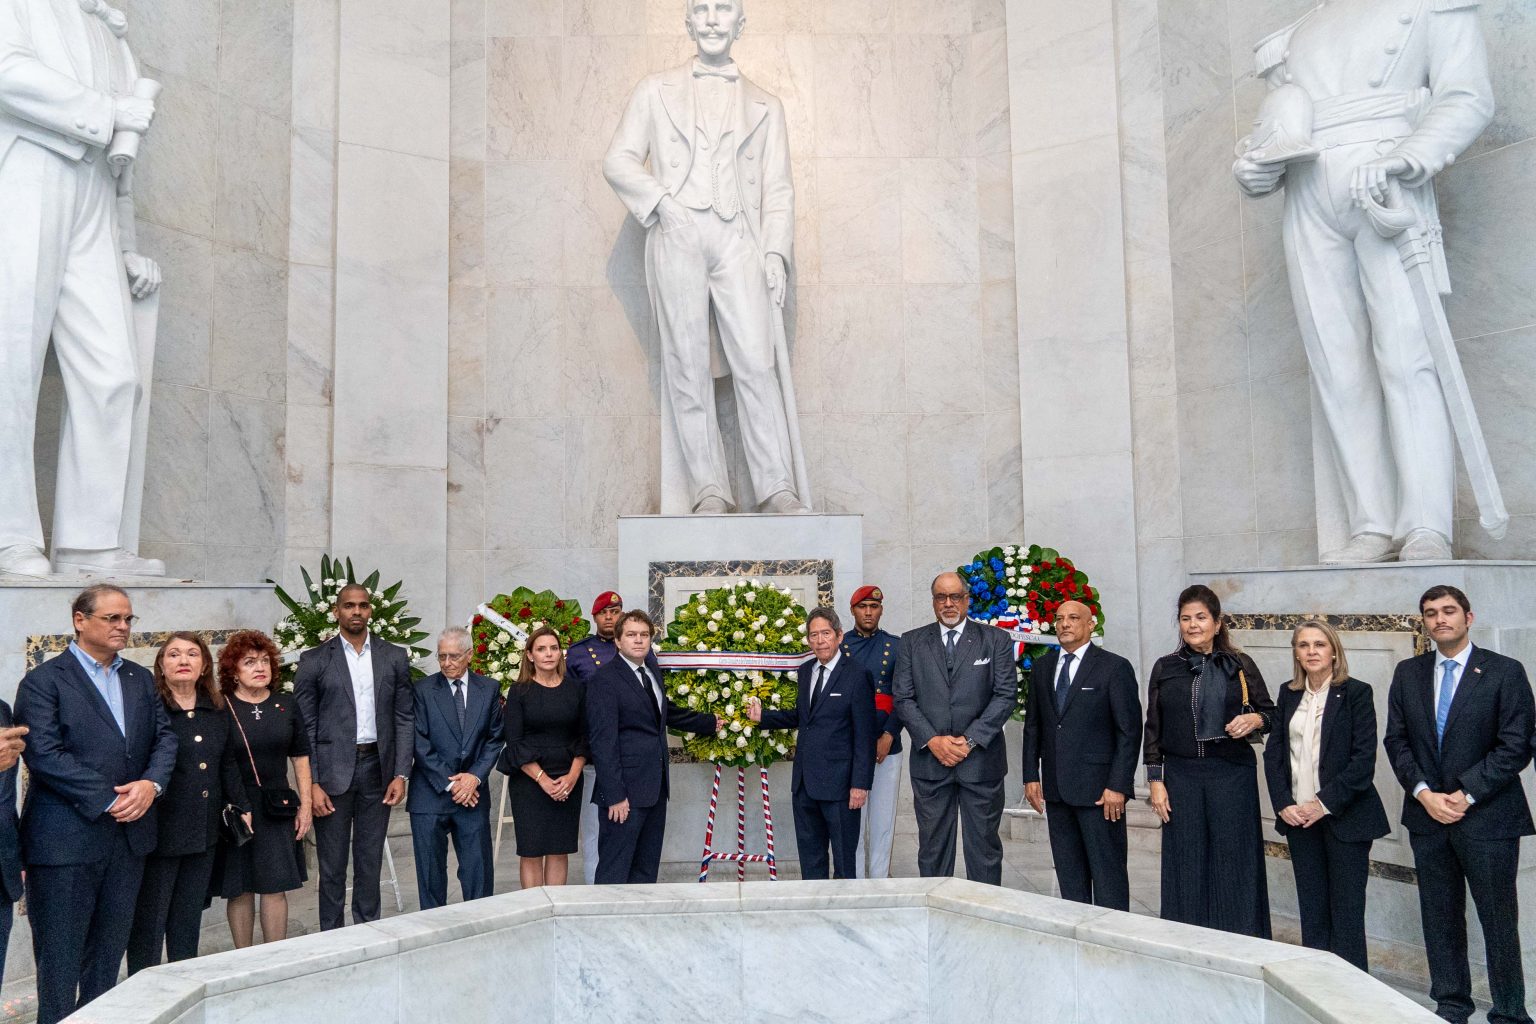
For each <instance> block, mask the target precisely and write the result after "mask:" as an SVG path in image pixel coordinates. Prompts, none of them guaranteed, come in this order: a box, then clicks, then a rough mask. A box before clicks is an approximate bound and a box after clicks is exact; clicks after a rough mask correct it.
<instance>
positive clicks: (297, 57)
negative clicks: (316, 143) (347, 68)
mask: <svg viewBox="0 0 1536 1024" xmlns="http://www.w3.org/2000/svg"><path fill="white" fill-rule="evenodd" d="M339 16H340V9H339V4H338V0H293V87H292V93H293V123H294V124H295V125H298V126H299V127H302V128H315V129H319V130H320V131H326V132H331V133H335V131H336V88H337V81H336V68H337V48H338V42H337V41H338V38H339V36H338V32H339V24H338V19H339Z"/></svg>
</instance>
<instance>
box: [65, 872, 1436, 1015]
mask: <svg viewBox="0 0 1536 1024" xmlns="http://www.w3.org/2000/svg"><path fill="white" fill-rule="evenodd" d="M1435 1019H1436V1018H1434V1017H1433V1016H1431V1015H1429V1014H1428V1012H1427V1011H1425V1010H1423V1009H1422V1008H1420V1007H1419V1006H1417V1005H1415V1004H1414V1003H1413V1002H1411V1001H1410V1000H1408V999H1406V998H1405V997H1403V996H1402V995H1401V994H1399V993H1397V992H1395V991H1393V990H1392V989H1390V988H1388V987H1387V986H1385V985H1383V984H1381V983H1380V982H1377V981H1376V980H1374V979H1372V978H1370V977H1369V976H1367V975H1363V974H1361V973H1360V972H1359V971H1357V970H1355V969H1354V968H1353V967H1350V966H1349V965H1348V964H1346V963H1344V962H1343V961H1342V960H1339V959H1338V958H1337V957H1334V956H1332V955H1331V954H1327V953H1318V952H1315V951H1313V950H1308V949H1302V948H1299V947H1296V946H1288V945H1284V944H1281V943H1276V942H1266V941H1262V940H1259V939H1249V938H1244V937H1241V936H1233V935H1227V934H1224V933H1221V932H1212V931H1207V930H1205V929H1202V928H1193V927H1189V926H1186V925H1175V924H1168V923H1166V922H1163V921H1159V920H1156V919H1153V918H1147V917H1140V916H1136V915H1132V914H1124V913H1119V912H1116V911H1106V910H1099V909H1097V908H1094V907H1085V906H1081V905H1079V904H1075V903H1067V902H1064V901H1062V900H1058V899H1053V898H1051V897H1048V896H1040V895H1036V894H1034V893H1026V892H1017V891H1014V890H1011V889H999V888H995V887H992V886H986V885H978V884H974V883H971V882H965V881H960V880H958V879H891V880H888V881H878V882H867V881H866V882H747V883H744V884H738V883H734V882H731V883H712V884H709V885H699V884H697V883H685V884H676V885H653V886H571V887H568V888H562V889H535V890H530V891H527V892H517V893H508V894H506V895H503V896H495V897H492V898H490V899H486V900H480V901H477V902H475V903H469V904H456V905H454V906H449V907H444V908H442V909H439V910H431V911H426V912H423V913H418V914H408V915H405V916H402V917H396V918H391V919H389V920H386V921H380V922H376V923H374V924H368V925H360V926H354V927H351V928H344V929H341V930H339V931H334V932H327V933H322V934H317V935H306V936H302V937H299V938H295V939H290V940H289V941H287V942H283V943H279V944H276V945H273V946H258V947H254V948H251V949H244V950H235V951H232V952H228V953H220V954H216V955H214V956H208V957H203V958H201V959H198V960H193V961H187V962H185V963H181V964H172V965H168V966H165V967H160V968H156V969H154V970H151V971H145V972H143V973H141V974H138V975H135V976H134V977H133V978H131V979H129V980H128V981H126V982H124V983H123V984H122V985H120V986H119V987H118V988H116V989H114V990H113V991H112V992H110V993H108V994H107V995H105V996H103V997H102V998H101V999H98V1000H97V1001H96V1002H94V1003H92V1004H90V1005H89V1006H87V1007H85V1008H84V1009H83V1010H81V1011H80V1012H79V1013H77V1014H76V1015H75V1016H74V1017H71V1018H70V1021H72V1022H76V1024H82V1022H85V1021H92V1022H99V1024H237V1022H238V1024H295V1022H305V1024H308V1022H315V1024H395V1022H398V1024H437V1022H460V1021H462V1022H465V1024H524V1022H527V1024H550V1022H557V1021H566V1022H572V1024H576V1022H582V1024H600V1022H609V1021H612V1022H615V1024H619V1022H623V1024H639V1022H666V1024H676V1022H687V1021H699V1022H701V1024H734V1022H738V1021H739V1022H753V1024H756V1022H791V1021H793V1022H815V1021H826V1022H835V1024H861V1022H866V1021H867V1022H870V1024H874V1022H881V1024H888V1022H892V1021H913V1022H917V1021H945V1022H948V1021H955V1022H960V1021H965V1022H970V1024H990V1022H993V1021H1009V1022H1018V1024H1035V1022H1040V1024H1097V1022H1115V1024H1203V1022H1211V1024H1218V1022H1219V1024H1412V1022H1415V1021H1425V1022H1433V1021H1435Z"/></svg>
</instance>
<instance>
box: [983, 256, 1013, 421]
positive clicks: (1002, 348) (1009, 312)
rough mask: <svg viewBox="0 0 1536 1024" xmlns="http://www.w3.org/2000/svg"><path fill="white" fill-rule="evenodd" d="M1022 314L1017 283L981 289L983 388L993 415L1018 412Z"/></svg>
mask: <svg viewBox="0 0 1536 1024" xmlns="http://www.w3.org/2000/svg"><path fill="white" fill-rule="evenodd" d="M1018 332H1019V315H1018V296H1017V294H1016V292H1015V289H1014V286H1013V280H1012V279H1011V278H1010V279H1008V280H1006V281H990V282H988V283H986V284H983V285H982V286H981V388H982V403H983V406H984V408H986V409H987V410H988V411H989V412H1000V411H1008V410H1013V409H1017V408H1018V407H1019V405H1020V404H1021V398H1020V395H1019V384H1018V381H1019V341H1018Z"/></svg>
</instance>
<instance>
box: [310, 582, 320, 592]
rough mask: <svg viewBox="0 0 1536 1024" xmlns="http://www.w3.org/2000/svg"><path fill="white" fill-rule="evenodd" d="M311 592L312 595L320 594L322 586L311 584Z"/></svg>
mask: <svg viewBox="0 0 1536 1024" xmlns="http://www.w3.org/2000/svg"><path fill="white" fill-rule="evenodd" d="M309 592H310V593H311V594H318V593H321V590H320V584H318V583H311V584H310V585H309Z"/></svg>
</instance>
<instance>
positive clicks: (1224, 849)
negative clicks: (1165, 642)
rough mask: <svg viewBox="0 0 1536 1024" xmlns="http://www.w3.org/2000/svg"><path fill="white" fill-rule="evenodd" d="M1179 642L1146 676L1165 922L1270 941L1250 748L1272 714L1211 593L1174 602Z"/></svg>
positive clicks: (1147, 754)
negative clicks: (1160, 828) (1159, 822)
mask: <svg viewBox="0 0 1536 1024" xmlns="http://www.w3.org/2000/svg"><path fill="white" fill-rule="evenodd" d="M1179 638H1180V644H1179V649H1178V650H1176V651H1174V652H1173V653H1172V654H1165V655H1163V657H1161V658H1159V659H1157V663H1156V664H1155V665H1153V666H1152V676H1151V678H1150V679H1149V680H1148V681H1147V729H1146V742H1145V744H1144V746H1143V748H1142V751H1143V758H1144V760H1145V761H1146V765H1147V784H1148V787H1149V788H1150V789H1151V791H1152V793H1151V803H1152V809H1153V810H1154V811H1156V812H1157V816H1158V817H1159V818H1161V819H1162V820H1163V871H1162V875H1163V891H1162V908H1161V916H1162V918H1163V919H1164V920H1165V921H1182V922H1184V923H1185V924H1198V925H1201V926H1203V927H1206V928H1219V929H1221V930H1223V931H1229V932H1237V933H1239V934H1243V935H1255V936H1258V937H1259V938H1263V939H1267V938H1269V937H1270V931H1269V887H1268V884H1267V883H1266V881H1265V877H1264V835H1263V832H1262V828H1261V824H1260V820H1259V777H1258V758H1257V757H1256V756H1255V755H1254V752H1253V744H1254V743H1257V742H1260V741H1261V740H1262V739H1263V737H1264V734H1265V733H1267V732H1269V730H1270V727H1271V726H1272V725H1273V724H1274V715H1275V704H1274V701H1272V700H1271V699H1270V696H1269V690H1268V688H1266V687H1265V685H1264V677H1263V676H1261V675H1260V674H1259V668H1258V666H1257V665H1255V664H1254V663H1253V659H1252V658H1250V657H1248V655H1246V654H1244V653H1243V652H1242V651H1241V650H1239V649H1238V648H1237V647H1236V645H1234V644H1233V643H1232V638H1231V636H1229V635H1228V631H1227V626H1226V623H1224V622H1222V620H1221V601H1220V599H1219V598H1217V596H1216V594H1215V592H1214V591H1212V590H1211V589H1210V588H1209V587H1206V586H1201V585H1200V584H1196V585H1194V586H1192V587H1187V588H1185V590H1184V592H1183V593H1182V594H1180V595H1179Z"/></svg>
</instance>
